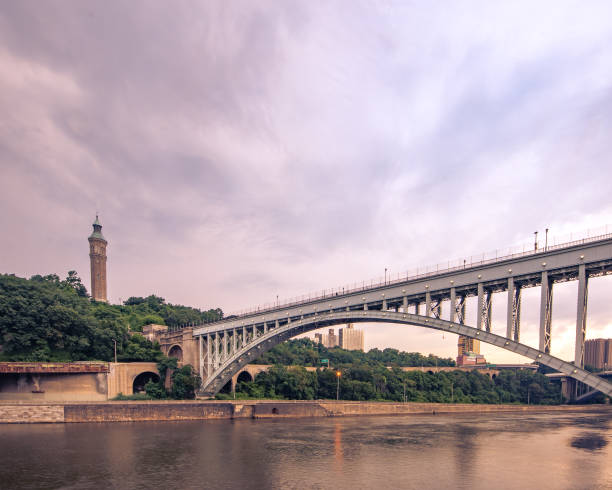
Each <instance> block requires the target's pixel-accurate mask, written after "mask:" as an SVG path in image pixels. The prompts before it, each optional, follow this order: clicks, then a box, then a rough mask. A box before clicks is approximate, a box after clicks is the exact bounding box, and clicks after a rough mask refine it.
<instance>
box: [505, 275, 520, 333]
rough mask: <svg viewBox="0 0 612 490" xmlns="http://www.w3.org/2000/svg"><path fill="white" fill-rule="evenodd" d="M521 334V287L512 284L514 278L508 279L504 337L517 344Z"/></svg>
mask: <svg viewBox="0 0 612 490" xmlns="http://www.w3.org/2000/svg"><path fill="white" fill-rule="evenodd" d="M520 334H521V287H520V286H517V285H515V284H514V277H509V278H508V316H507V325H506V337H507V338H508V339H510V340H514V341H516V342H519V338H520Z"/></svg>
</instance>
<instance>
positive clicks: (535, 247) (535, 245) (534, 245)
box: [533, 231, 538, 252]
mask: <svg viewBox="0 0 612 490" xmlns="http://www.w3.org/2000/svg"><path fill="white" fill-rule="evenodd" d="M533 234H534V235H535V240H534V244H533V247H534V250H535V251H536V252H537V251H538V232H537V231H534V232H533Z"/></svg>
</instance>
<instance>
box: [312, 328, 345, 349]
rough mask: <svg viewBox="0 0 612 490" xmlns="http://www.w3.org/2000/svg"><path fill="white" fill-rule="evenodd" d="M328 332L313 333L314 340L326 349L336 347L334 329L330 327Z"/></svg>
mask: <svg viewBox="0 0 612 490" xmlns="http://www.w3.org/2000/svg"><path fill="white" fill-rule="evenodd" d="M328 332H329V333H315V342H318V343H319V344H323V346H324V347H327V348H328V349H331V348H332V347H338V345H339V342H338V336H337V335H336V334H335V333H334V329H333V328H330V329H329V331H328Z"/></svg>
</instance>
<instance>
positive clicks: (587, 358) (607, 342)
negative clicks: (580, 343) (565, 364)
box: [584, 339, 612, 370]
mask: <svg viewBox="0 0 612 490" xmlns="http://www.w3.org/2000/svg"><path fill="white" fill-rule="evenodd" d="M584 364H585V366H590V367H592V368H595V369H606V370H609V369H611V368H612V339H591V340H587V341H586V342H585V343H584Z"/></svg>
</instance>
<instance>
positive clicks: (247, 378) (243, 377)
mask: <svg viewBox="0 0 612 490" xmlns="http://www.w3.org/2000/svg"><path fill="white" fill-rule="evenodd" d="M251 381H253V376H251V373H249V372H248V371H242V372H241V373H240V374H239V375H238V378H236V383H237V384H240V383H250V382H251Z"/></svg>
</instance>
